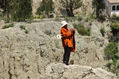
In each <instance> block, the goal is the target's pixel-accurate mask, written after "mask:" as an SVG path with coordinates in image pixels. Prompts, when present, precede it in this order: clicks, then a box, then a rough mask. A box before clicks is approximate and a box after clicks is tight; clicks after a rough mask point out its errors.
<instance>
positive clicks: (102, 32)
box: [100, 28, 105, 36]
mask: <svg viewBox="0 0 119 79" xmlns="http://www.w3.org/2000/svg"><path fill="white" fill-rule="evenodd" d="M100 32H101V34H102V36H105V29H104V28H101V29H100Z"/></svg>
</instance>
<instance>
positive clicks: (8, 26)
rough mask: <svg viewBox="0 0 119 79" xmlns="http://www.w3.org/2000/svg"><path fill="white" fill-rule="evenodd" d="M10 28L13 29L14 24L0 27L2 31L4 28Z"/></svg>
mask: <svg viewBox="0 0 119 79" xmlns="http://www.w3.org/2000/svg"><path fill="white" fill-rule="evenodd" d="M10 27H14V24H10V25H5V26H3V27H2V29H6V28H10Z"/></svg>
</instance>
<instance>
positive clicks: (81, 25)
mask: <svg viewBox="0 0 119 79" xmlns="http://www.w3.org/2000/svg"><path fill="white" fill-rule="evenodd" d="M73 26H74V28H76V29H78V28H80V27H84V26H83V24H76V23H74V24H73Z"/></svg>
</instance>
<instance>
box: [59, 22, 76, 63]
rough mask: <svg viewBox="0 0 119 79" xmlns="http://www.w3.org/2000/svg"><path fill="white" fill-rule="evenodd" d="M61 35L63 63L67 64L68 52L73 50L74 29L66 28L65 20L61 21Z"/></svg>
mask: <svg viewBox="0 0 119 79" xmlns="http://www.w3.org/2000/svg"><path fill="white" fill-rule="evenodd" d="M61 23H62V28H61V35H62V45H63V47H64V56H63V63H64V64H66V65H68V62H69V58H70V52H71V51H72V52H74V51H75V39H74V35H75V30H74V29H73V28H71V29H70V30H69V29H68V23H67V22H66V21H62V22H61Z"/></svg>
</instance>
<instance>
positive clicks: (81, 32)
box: [77, 27, 90, 36]
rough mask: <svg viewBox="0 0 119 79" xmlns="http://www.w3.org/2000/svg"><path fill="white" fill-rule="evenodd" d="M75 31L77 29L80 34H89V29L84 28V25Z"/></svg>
mask: <svg viewBox="0 0 119 79" xmlns="http://www.w3.org/2000/svg"><path fill="white" fill-rule="evenodd" d="M77 31H78V33H79V34H81V35H84V36H85V35H87V36H90V29H86V28H84V27H81V28H79V29H78V30H77Z"/></svg>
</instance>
